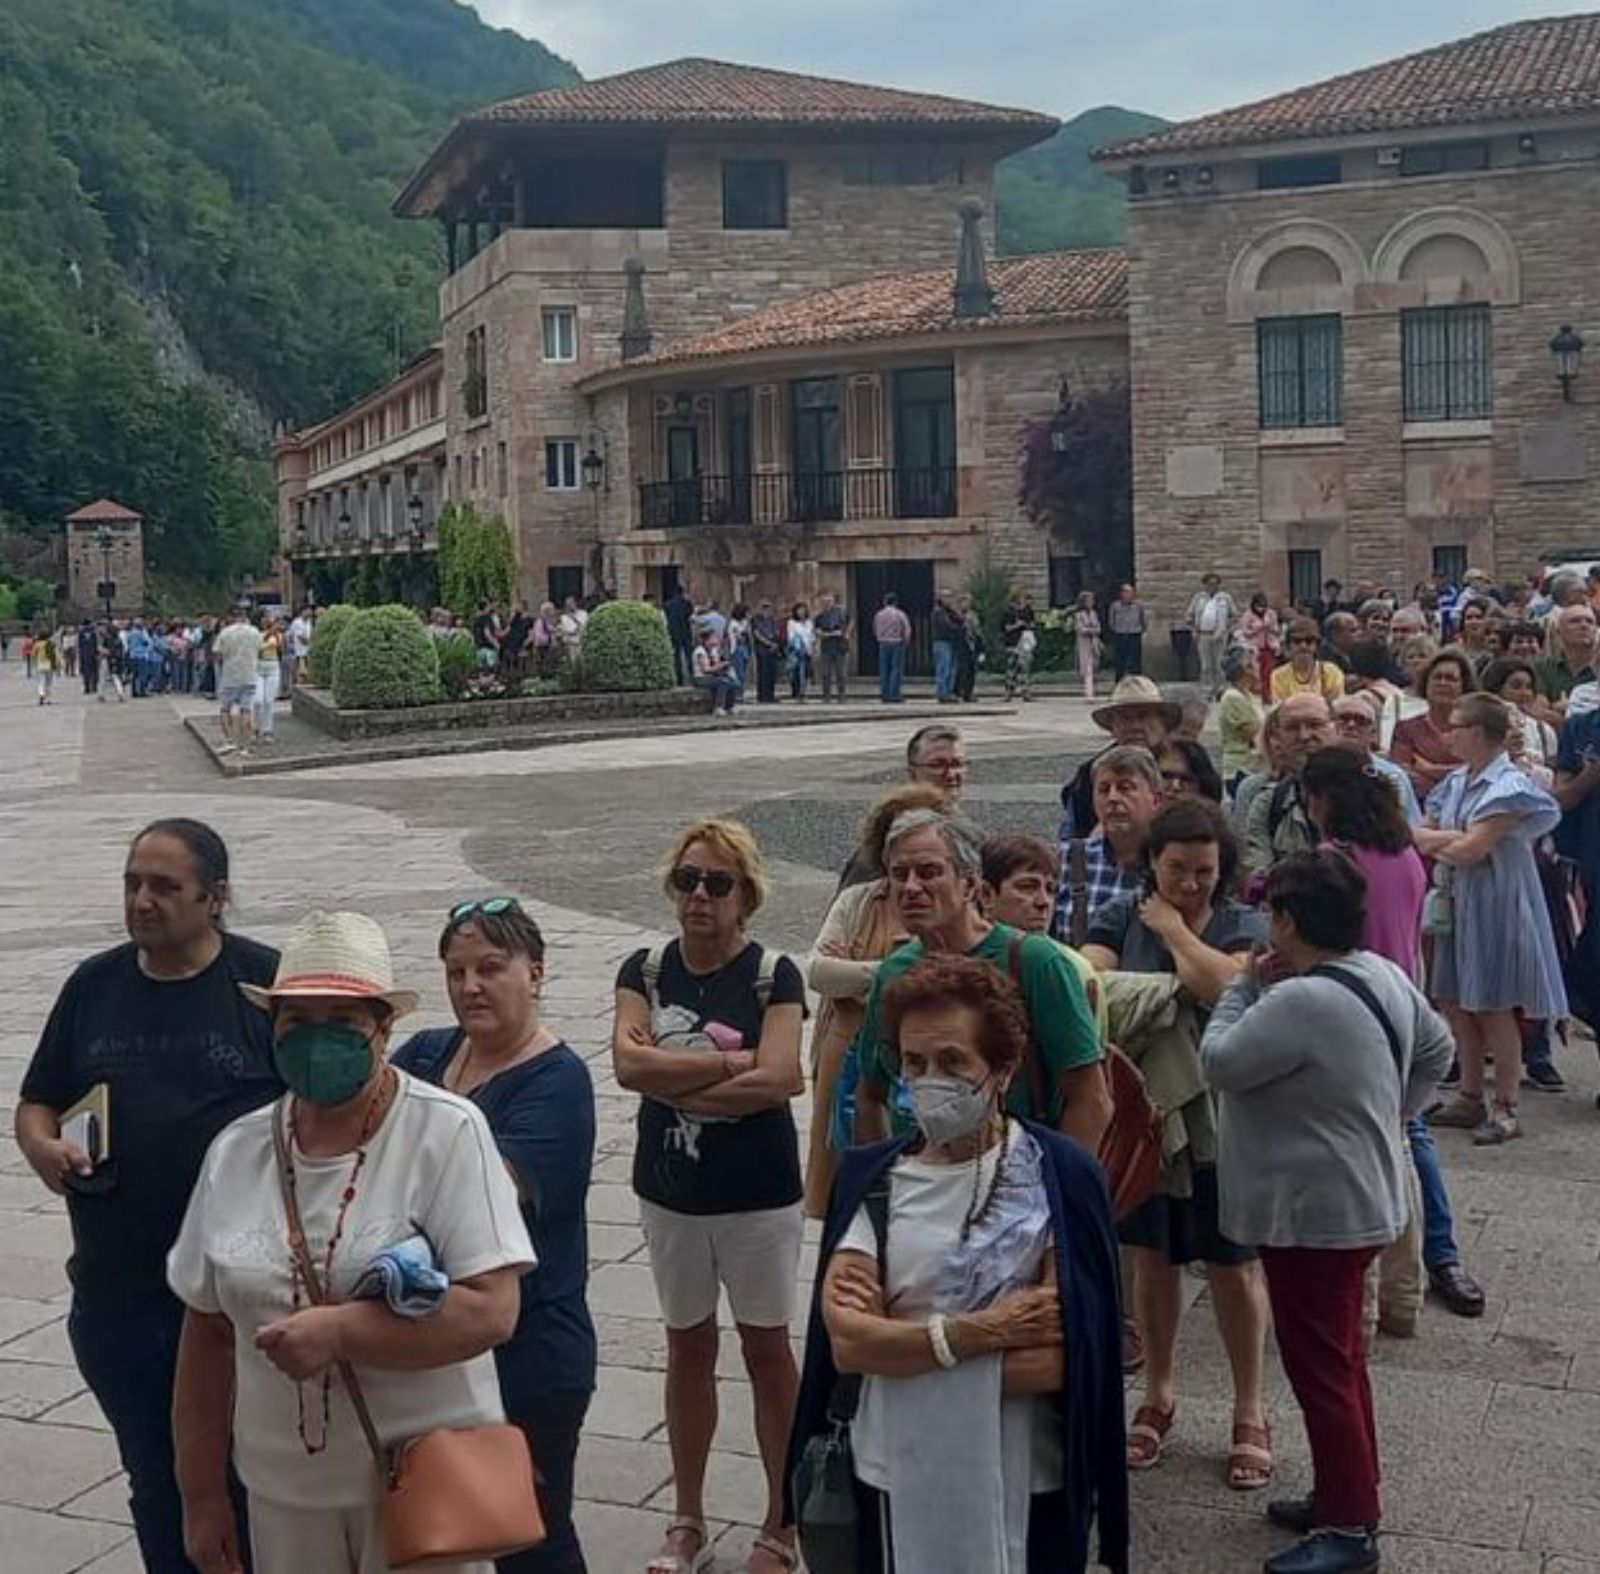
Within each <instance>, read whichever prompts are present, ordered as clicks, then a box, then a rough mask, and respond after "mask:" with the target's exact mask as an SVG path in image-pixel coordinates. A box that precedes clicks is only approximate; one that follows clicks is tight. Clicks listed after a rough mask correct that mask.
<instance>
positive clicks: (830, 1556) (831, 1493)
mask: <svg viewBox="0 0 1600 1574" xmlns="http://www.w3.org/2000/svg"><path fill="white" fill-rule="evenodd" d="M863 1205H864V1206H865V1208H866V1210H867V1217H868V1218H869V1219H870V1220H871V1221H872V1234H873V1237H874V1239H875V1240H876V1241H877V1244H878V1279H879V1282H880V1283H882V1284H884V1285H885V1287H886V1288H887V1282H888V1281H887V1278H886V1275H885V1264H886V1262H887V1247H888V1236H889V1183H888V1179H887V1177H885V1178H883V1179H881V1180H879V1181H878V1183H877V1184H876V1185H875V1186H873V1188H872V1189H871V1190H870V1191H869V1192H868V1193H867V1195H866V1198H865V1199H864V1204H863ZM860 1403H861V1379H860V1378H859V1377H857V1376H855V1375H849V1376H845V1377H841V1378H840V1379H839V1380H838V1382H836V1383H835V1384H834V1388H833V1395H832V1397H831V1398H830V1399H829V1401H828V1430H827V1431H826V1432H818V1433H816V1434H815V1435H814V1436H812V1437H809V1438H807V1439H806V1444H805V1447H804V1448H802V1449H801V1451H800V1458H799V1461H798V1462H797V1463H796V1465H795V1467H794V1483H793V1486H794V1517H795V1534H796V1538H797V1539H798V1541H799V1543H800V1552H801V1555H802V1557H804V1559H805V1566H806V1568H807V1569H808V1570H809V1571H810V1574H858V1571H859V1569H860V1566H861V1562H860V1535H861V1524H860V1520H861V1505H860V1501H859V1499H858V1498H857V1496H856V1461H855V1454H854V1452H853V1450H852V1449H851V1447H850V1423H851V1422H852V1421H854V1420H855V1417H856V1408H857V1406H858V1405H859V1404H860Z"/></svg>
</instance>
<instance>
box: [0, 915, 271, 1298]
mask: <svg viewBox="0 0 1600 1574" xmlns="http://www.w3.org/2000/svg"><path fill="white" fill-rule="evenodd" d="M277 964H278V953H277V952H276V951H274V950H272V949H271V948H270V947H268V946H264V945H258V944H257V943H256V942H255V941H254V940H245V939H242V938H240V937H239V936H238V935H227V936H225V937H224V938H223V942H222V950H221V952H220V953H219V954H218V956H217V959H216V961H214V962H213V963H212V964H211V966H210V967H208V968H206V970H205V971H204V972H202V973H197V974H196V975H195V976H194V977H193V978H185V979H177V980H162V979H156V978H149V977H147V976H146V975H145V974H144V972H143V971H142V970H141V969H140V967H139V961H138V954H137V950H136V948H135V947H134V946H133V945H132V944H131V943H130V944H128V945H120V946H117V947H116V948H115V949H114V950H111V951H103V952H101V953H100V955H99V956H94V957H90V958H89V960H88V961H87V962H84V963H83V964H82V965H81V966H80V967H79V968H78V970H77V971H76V972H75V973H73V975H72V976H71V978H69V979H68V980H67V982H66V984H65V985H64V986H63V987H62V990H61V993H60V995H59V996H58V997H57V999H56V1004H55V1009H54V1010H53V1011H51V1013H50V1020H49V1021H48V1022H47V1023H46V1024H45V1029H44V1033H43V1034H42V1035H41V1037H40V1039H39V1047H38V1048H37V1049H36V1050H35V1051H34V1055H33V1061H32V1063H31V1064H30V1065H29V1067H28V1071H27V1075H26V1076H24V1078H23V1079H22V1097H23V1098H25V1099H28V1100H30V1101H32V1102H35V1103H39V1104H45V1105H48V1106H49V1107H50V1108H51V1109H54V1110H57V1111H60V1110H63V1109H67V1108H68V1107H70V1106H71V1105H73V1104H75V1103H76V1102H77V1101H78V1100H79V1099H80V1098H82V1097H83V1096H84V1094H86V1093H87V1092H88V1091H89V1090H90V1089H91V1088H92V1087H94V1086H95V1085H96V1084H97V1083H100V1082H104V1083H106V1084H107V1086H108V1087H109V1089H110V1115H111V1121H110V1124H111V1130H110V1141H111V1164H112V1165H113V1166H114V1171H112V1172H110V1173H114V1175H115V1184H114V1185H113V1186H112V1187H111V1189H110V1190H109V1191H107V1192H105V1193H104V1194H103V1195H93V1196H84V1195H79V1194H77V1193H74V1192H68V1194H67V1210H68V1212H69V1213H70V1214H71V1217H72V1242H73V1253H72V1261H71V1262H70V1263H69V1264H68V1272H69V1274H70V1276H71V1278H72V1283H73V1287H74V1289H75V1290H76V1291H77V1293H78V1294H79V1295H80V1296H82V1297H83V1298H84V1299H86V1300H93V1301H97V1302H107V1301H111V1302H124V1303H127V1304H132V1303H133V1302H134V1301H135V1300H136V1299H139V1298H143V1297H147V1296H150V1295H154V1294H159V1293H161V1292H162V1291H163V1290H164V1288H165V1286H166V1275H167V1251H168V1249H169V1248H170V1247H171V1245H172V1243H173V1241H174V1240H175V1239H176V1238H177V1235H178V1227H179V1225H180V1224H182V1223H183V1214H184V1210H185V1209H186V1208H187V1207H188V1205H189V1193H190V1192H191V1191H193V1190H194V1183H195V1181H196V1179H197V1178H198V1177H199V1174H200V1161H201V1160H202V1159H203V1158H204V1157H205V1153H206V1149H207V1148H208V1147H209V1146H210V1144H211V1139H212V1138H213V1137H214V1136H216V1134H217V1133H218V1132H219V1131H221V1130H222V1128H223V1127H224V1126H226V1125H227V1124H228V1123H229V1122H230V1121H232V1120H235V1119H237V1118H238V1117H239V1116H240V1115H244V1114H247V1113H249V1111H251V1110H253V1109H257V1108H259V1107H260V1106H261V1105H262V1104H265V1103H267V1102H269V1101H270V1100H271V1099H274V1098H276V1097H277V1096H278V1094H279V1093H281V1092H282V1091H283V1084H282V1082H281V1081H280V1080H279V1078H278V1074H277V1072H276V1071H275V1070H274V1069H273V1064H272V1028H271V1024H270V1023H269V1021H268V1019H267V1014H266V1012H264V1011H261V1010H259V1009H258V1008H257V1007H255V1006H253V1005H251V1004H250V1002H249V1001H248V1000H246V999H245V998H244V996H243V995H242V994H241V993H240V992H239V985H240V984H241V983H246V984H270V983H271V982H272V978H273V974H274V972H275V971H276V969H277Z"/></svg>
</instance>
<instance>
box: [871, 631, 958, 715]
mask: <svg viewBox="0 0 1600 1574" xmlns="http://www.w3.org/2000/svg"><path fill="white" fill-rule="evenodd" d="M933 648H934V649H935V650H936V651H937V650H941V649H945V648H947V647H944V646H939V645H935V646H934V647H933ZM905 675H906V648H905V646H904V645H880V646H879V647H878V698H879V699H881V700H883V701H884V703H885V704H889V705H898V704H899V703H900V698H901V696H900V686H901V684H902V683H903V682H904V681H905Z"/></svg>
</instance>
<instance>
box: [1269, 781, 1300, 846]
mask: <svg viewBox="0 0 1600 1574" xmlns="http://www.w3.org/2000/svg"><path fill="white" fill-rule="evenodd" d="M1294 789H1295V780H1294V777H1292V776H1289V777H1285V778H1284V780H1283V781H1281V782H1279V783H1278V784H1277V786H1275V787H1274V788H1273V789H1272V799H1271V801H1270V802H1269V803H1268V804H1267V835H1268V836H1276V835H1277V834H1278V827H1279V826H1280V825H1282V824H1283V822H1284V821H1285V820H1286V819H1287V818H1288V816H1289V803H1290V800H1291V799H1292V798H1293V797H1294Z"/></svg>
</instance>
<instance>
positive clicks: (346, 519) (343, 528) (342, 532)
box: [339, 508, 356, 547]
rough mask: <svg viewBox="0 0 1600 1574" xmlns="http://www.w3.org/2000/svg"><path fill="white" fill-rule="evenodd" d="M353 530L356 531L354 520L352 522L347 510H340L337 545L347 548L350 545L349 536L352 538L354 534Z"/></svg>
mask: <svg viewBox="0 0 1600 1574" xmlns="http://www.w3.org/2000/svg"><path fill="white" fill-rule="evenodd" d="M355 529H356V522H355V520H353V519H352V518H351V517H350V510H349V509H348V508H342V509H340V510H339V545H340V546H342V547H347V546H349V545H350V538H351V536H353V535H354V534H355Z"/></svg>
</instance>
